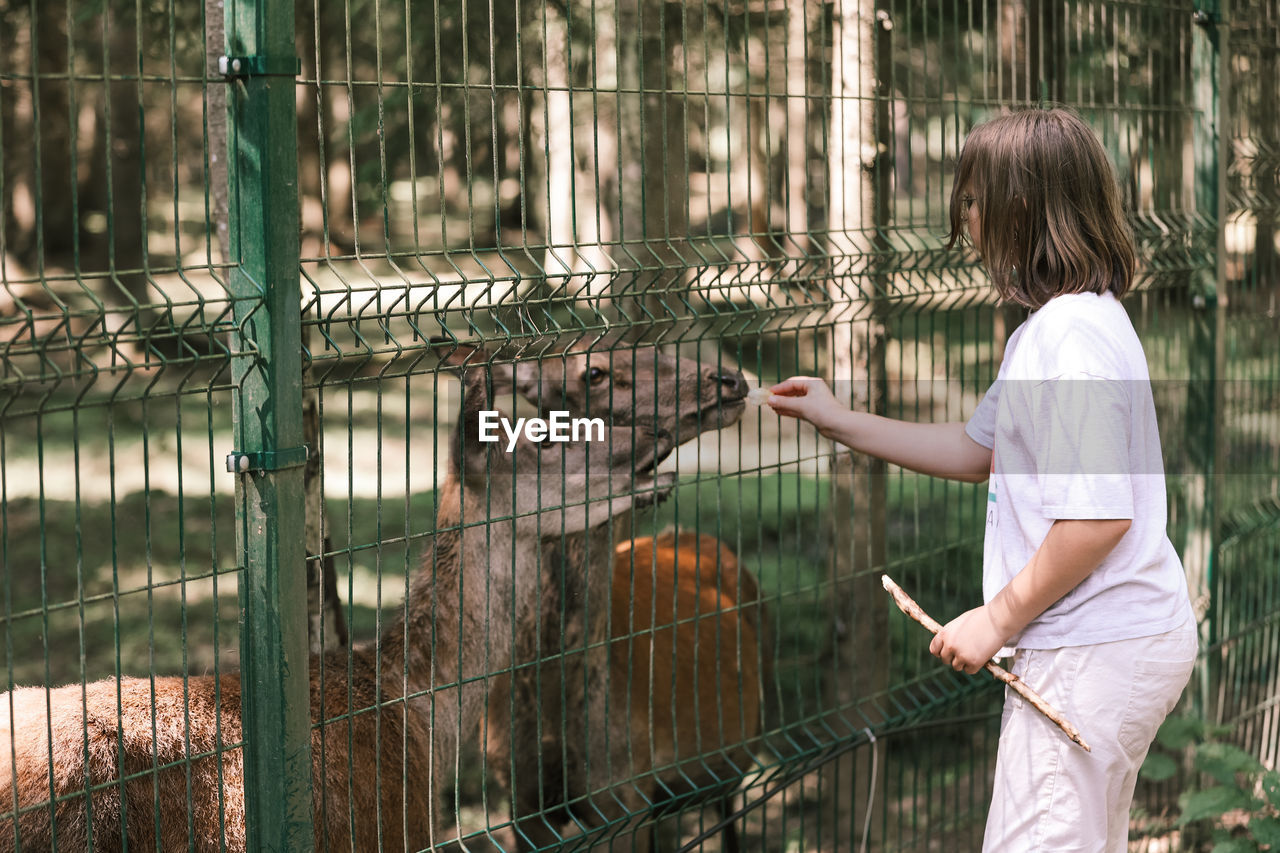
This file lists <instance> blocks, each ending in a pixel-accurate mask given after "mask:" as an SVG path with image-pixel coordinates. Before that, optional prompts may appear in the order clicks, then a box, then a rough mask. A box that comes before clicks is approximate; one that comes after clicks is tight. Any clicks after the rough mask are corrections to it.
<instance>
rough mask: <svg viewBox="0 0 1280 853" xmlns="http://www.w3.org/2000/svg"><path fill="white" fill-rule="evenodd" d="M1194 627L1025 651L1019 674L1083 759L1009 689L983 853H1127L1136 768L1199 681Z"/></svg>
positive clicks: (1016, 662)
mask: <svg viewBox="0 0 1280 853" xmlns="http://www.w3.org/2000/svg"><path fill="white" fill-rule="evenodd" d="M1196 648H1197V639H1196V631H1195V625H1194V623H1192V622H1190V621H1189V622H1188V623H1187V625H1186V626H1184V627H1182V628H1179V629H1177V630H1174V631H1170V632H1169V633H1167V634H1158V635H1156V636H1153V637H1142V638H1139V639H1136V640H1121V641H1119V642H1114V643H1100V644H1098V645H1093V646H1070V647H1066V648H1061V649H1048V650H1040V649H1019V650H1018V651H1017V652H1016V653H1015V654H1014V657H1013V666H1012V671H1013V673H1014V674H1015V675H1018V676H1020V677H1021V678H1022V679H1023V680H1025V681H1026V682H1027V685H1028V686H1030V687H1031V688H1032V689H1034V690H1035V691H1036V692H1037V693H1039V694H1040V695H1041V696H1043V697H1044V698H1045V699H1046V700H1047V701H1048V702H1049V704H1051V705H1053V706H1054V707H1055V708H1057V709H1058V710H1059V711H1061V712H1062V714H1063V716H1064V717H1066V718H1067V720H1069V721H1070V722H1071V723H1073V724H1074V725H1075V727H1076V728H1077V729H1079V730H1080V735H1081V736H1082V737H1083V738H1084V740H1085V742H1086V743H1088V744H1089V746H1090V747H1091V748H1092V750H1093V751H1092V752H1085V751H1084V750H1083V749H1081V748H1080V747H1079V746H1077V745H1076V744H1074V743H1072V742H1071V741H1070V740H1068V739H1067V737H1066V735H1064V734H1063V733H1062V731H1061V730H1060V729H1059V728H1058V727H1057V726H1055V725H1054V724H1053V723H1051V722H1049V720H1048V719H1046V718H1045V717H1044V716H1043V715H1042V714H1041V713H1040V712H1039V711H1037V710H1036V709H1035V708H1033V707H1031V705H1029V704H1028V703H1027V702H1026V701H1024V700H1023V699H1022V698H1021V697H1020V696H1018V694H1016V693H1014V692H1013V691H1011V690H1008V689H1007V688H1006V691H1005V701H1004V716H1003V719H1002V720H1001V724H1000V749H999V753H998V756H997V758H996V773H995V781H994V783H993V791H992V799H991V810H990V812H989V813H988V815H987V829H986V835H985V837H984V839H983V843H982V849H983V851H985V853H1021V852H1022V851H1045V853H1077V851H1078V853H1124V851H1125V850H1126V849H1127V847H1128V839H1129V804H1130V803H1131V802H1132V800H1133V788H1134V784H1135V783H1136V781H1137V777H1138V768H1139V767H1140V766H1141V765H1142V760H1143V759H1144V758H1146V755H1147V749H1148V748H1149V747H1150V746H1151V742H1152V741H1153V740H1154V739H1155V735H1156V729H1157V728H1159V726H1160V723H1161V722H1163V721H1164V718H1165V717H1166V716H1167V715H1168V714H1169V712H1170V711H1171V710H1173V706H1174V705H1175V704H1177V701H1178V697H1179V696H1181V695H1182V690H1183V688H1184V687H1186V684H1187V681H1188V679H1189V678H1190V677H1191V667H1192V665H1193V664H1194V663H1195V658H1196Z"/></svg>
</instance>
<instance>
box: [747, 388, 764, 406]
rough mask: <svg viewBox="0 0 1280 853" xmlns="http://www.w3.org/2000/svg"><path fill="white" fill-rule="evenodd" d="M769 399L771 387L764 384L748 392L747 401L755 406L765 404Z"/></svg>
mask: <svg viewBox="0 0 1280 853" xmlns="http://www.w3.org/2000/svg"><path fill="white" fill-rule="evenodd" d="M768 399H769V389H768V388H765V387H763V386H761V387H756V388H752V389H751V390H750V391H748V392H747V402H748V403H750V404H751V405H753V406H763V405H764V402H765V400H768Z"/></svg>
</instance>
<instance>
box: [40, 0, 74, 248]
mask: <svg viewBox="0 0 1280 853" xmlns="http://www.w3.org/2000/svg"><path fill="white" fill-rule="evenodd" d="M66 23H67V7H66V3H65V2H56V0H50V2H44V3H41V4H40V6H39V7H38V8H37V10H36V34H37V35H36V38H37V40H38V42H39V44H38V47H37V49H38V54H39V59H38V63H37V67H38V69H39V75H40V78H39V87H40V91H39V97H38V101H39V108H40V114H39V121H38V123H37V132H38V137H37V139H38V145H39V148H40V160H39V164H40V174H39V176H38V178H37V181H36V183H37V184H38V185H39V187H40V195H39V209H40V214H41V237H42V240H43V246H42V248H43V255H44V262H45V263H46V264H49V265H53V266H59V267H70V266H71V262H72V261H73V254H74V252H75V244H76V239H75V236H76V233H77V230H78V229H77V223H76V221H75V205H74V201H75V193H74V192H73V187H74V186H75V176H74V175H73V174H72V171H71V153H72V146H73V144H74V137H73V136H72V127H74V125H73V124H72V120H71V104H70V101H69V99H68V96H69V94H70V93H69V87H68V85H67V81H66V79H65V77H64V76H63V75H66V74H67V71H68V67H69V66H68V56H67V29H66Z"/></svg>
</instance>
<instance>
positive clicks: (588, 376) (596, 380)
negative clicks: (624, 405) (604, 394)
mask: <svg viewBox="0 0 1280 853" xmlns="http://www.w3.org/2000/svg"><path fill="white" fill-rule="evenodd" d="M608 375H609V371H607V370H605V369H604V368H603V367H589V368H587V369H586V370H584V371H583V372H582V381H583V382H586V383H587V384H589V385H599V384H600V383H601V382H603V381H604V380H605V378H606V377H607V376H608Z"/></svg>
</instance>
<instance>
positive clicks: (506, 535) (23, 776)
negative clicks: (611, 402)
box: [0, 349, 674, 853]
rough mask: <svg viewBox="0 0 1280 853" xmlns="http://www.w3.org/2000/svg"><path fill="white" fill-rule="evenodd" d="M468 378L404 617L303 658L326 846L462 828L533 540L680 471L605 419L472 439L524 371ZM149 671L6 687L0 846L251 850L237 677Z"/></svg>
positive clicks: (320, 835) (471, 372) (662, 443)
mask: <svg viewBox="0 0 1280 853" xmlns="http://www.w3.org/2000/svg"><path fill="white" fill-rule="evenodd" d="M474 355H475V351H472V350H463V349H459V350H455V352H454V354H453V355H452V356H451V357H450V360H451V362H452V363H454V364H456V365H459V366H460V365H461V364H462V363H463V361H464V360H465V358H467V357H471V356H474ZM463 382H464V398H463V411H462V415H461V417H460V419H459V423H458V425H457V426H456V428H455V430H454V434H453V439H452V445H451V465H450V469H449V473H448V475H447V478H446V480H445V482H444V483H443V484H442V486H441V488H440V491H439V493H438V504H437V506H438V509H437V524H436V527H437V531H438V532H437V534H436V536H435V539H434V542H433V544H432V547H431V553H430V554H429V556H428V559H427V560H426V562H425V565H424V566H423V568H422V569H421V570H420V571H419V572H417V574H416V575H415V577H414V578H413V580H412V582H411V584H410V589H409V597H408V600H407V601H406V603H405V606H404V610H403V611H402V612H403V614H404V615H403V618H401V619H396V620H393V622H392V625H391V626H390V627H389V628H388V629H387V630H385V631H384V632H383V634H382V636H381V637H379V638H378V640H377V642H376V643H369V644H365V645H360V646H357V647H355V648H353V649H352V650H351V651H350V653H349V654H348V653H347V652H343V651H337V652H332V653H329V654H328V655H326V656H325V657H324V659H323V660H319V659H313V660H312V666H311V718H312V722H313V724H314V728H313V734H312V785H313V797H314V808H315V829H316V846H317V849H324V848H329V849H335V850H344V849H345V850H350V849H355V850H375V849H382V850H405V849H413V850H417V849H421V848H424V847H427V846H430V845H432V844H433V843H436V842H438V841H440V840H442V839H447V838H449V837H452V836H451V835H449V834H447V833H446V832H445V828H444V824H443V822H442V820H441V818H440V817H439V815H440V814H441V813H442V810H441V808H440V806H441V792H440V789H441V787H442V786H443V785H444V783H445V781H446V780H450V779H452V778H453V767H454V764H455V761H456V757H457V751H458V741H459V738H460V736H462V737H465V736H470V734H471V732H472V731H474V730H475V728H476V726H477V725H478V722H479V720H480V718H481V717H482V716H483V714H484V706H485V696H486V693H487V692H488V688H487V686H486V684H485V681H484V680H483V678H481V677H482V676H484V675H485V674H487V673H490V672H494V671H500V670H503V669H505V668H507V667H509V666H510V665H511V662H512V656H513V649H514V648H515V647H516V646H517V637H518V636H520V635H521V634H523V633H526V632H534V631H535V630H536V623H537V620H538V618H539V604H538V601H537V597H536V596H537V586H536V575H537V564H538V554H539V552H540V545H541V541H542V539H543V538H546V537H550V536H559V535H561V531H562V530H563V531H565V532H567V533H570V534H572V533H576V532H581V531H585V530H587V529H588V528H589V527H590V526H592V525H596V524H601V523H603V522H604V521H605V520H606V519H607V518H608V517H609V516H611V515H612V514H615V513H618V512H622V511H625V510H627V509H629V508H630V507H631V506H633V505H636V504H641V503H644V502H646V501H652V500H654V499H657V498H659V497H661V496H662V495H663V494H664V493H665V492H667V491H669V490H670V488H671V486H672V484H673V481H674V478H673V477H671V476H669V475H662V476H659V475H655V474H654V473H653V470H652V469H653V467H654V466H655V465H656V464H657V462H658V461H660V460H661V458H662V457H663V456H665V454H666V453H667V452H668V451H669V450H670V449H671V447H672V446H673V444H672V441H671V439H670V437H668V436H664V435H661V434H658V433H655V432H654V431H652V430H634V429H609V430H606V433H605V437H606V439H607V446H596V447H594V448H593V447H592V445H590V444H587V443H585V442H580V443H576V444H533V443H532V442H530V441H528V440H527V439H523V440H521V442H520V443H519V445H518V446H517V447H516V448H515V449H514V451H513V452H511V453H509V454H508V453H505V452H503V449H502V445H500V444H495V443H482V442H479V441H478V440H477V435H478V430H477V419H478V413H479V411H480V410H482V409H485V408H501V406H499V405H498V404H499V403H501V402H502V400H503V399H504V397H503V395H509V394H510V393H511V391H512V389H513V384H512V382H513V372H512V370H511V369H510V367H509V366H502V365H494V366H493V367H492V368H491V370H490V371H481V370H478V369H464V373H463ZM495 397H496V399H495ZM506 399H507V401H508V402H510V398H506ZM597 444H599V443H597ZM588 499H590V500H591V501H592V502H591V503H586V502H585V501H587V500H588ZM471 679H478V680H471ZM152 684H153V681H152V680H151V679H132V678H125V679H119V680H117V679H108V680H104V681H98V682H94V683H90V684H87V685H84V686H83V687H82V686H81V685H70V686H67V687H61V688H57V689H54V690H46V689H45V688H41V687H35V688H19V689H15V690H14V691H13V692H12V693H10V694H8V695H0V853H8V851H11V850H14V849H15V848H16V847H19V846H20V847H21V848H23V849H30V850H44V849H48V848H49V847H51V846H52V845H53V843H54V839H55V837H56V840H57V843H58V846H59V848H60V849H86V848H87V846H88V844H89V839H90V837H92V844H93V848H94V849H95V850H108V851H109V850H116V849H120V848H121V847H122V846H124V844H125V843H127V846H128V848H129V849H163V850H178V849H184V850H185V849H188V848H193V849H195V850H198V851H204V850H209V851H216V850H220V849H225V850H230V851H241V850H244V849H245V835H244V779H243V769H242V768H243V759H242V755H241V750H240V748H239V746H238V745H239V744H240V742H241V739H242V730H241V705H240V689H241V685H240V682H239V677H238V675H237V674H235V673H228V674H225V675H222V676H221V677H219V678H217V679H216V680H215V678H213V677H188V678H183V677H167V678H156V679H154V685H155V686H154V690H153V689H152ZM224 749H225V751H222V750H224ZM166 765H170V766H166ZM157 768H160V769H159V770H158V771H157ZM122 779H123V780H124V781H123V783H121V781H120V780H122ZM87 792H88V793H87ZM51 801H52V802H53V803H54V805H52V806H50V805H49V803H50V802H51ZM15 809H16V810H17V812H18V814H17V818H16V820H15V819H14V815H13V814H11V812H13V811H14V810H15Z"/></svg>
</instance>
